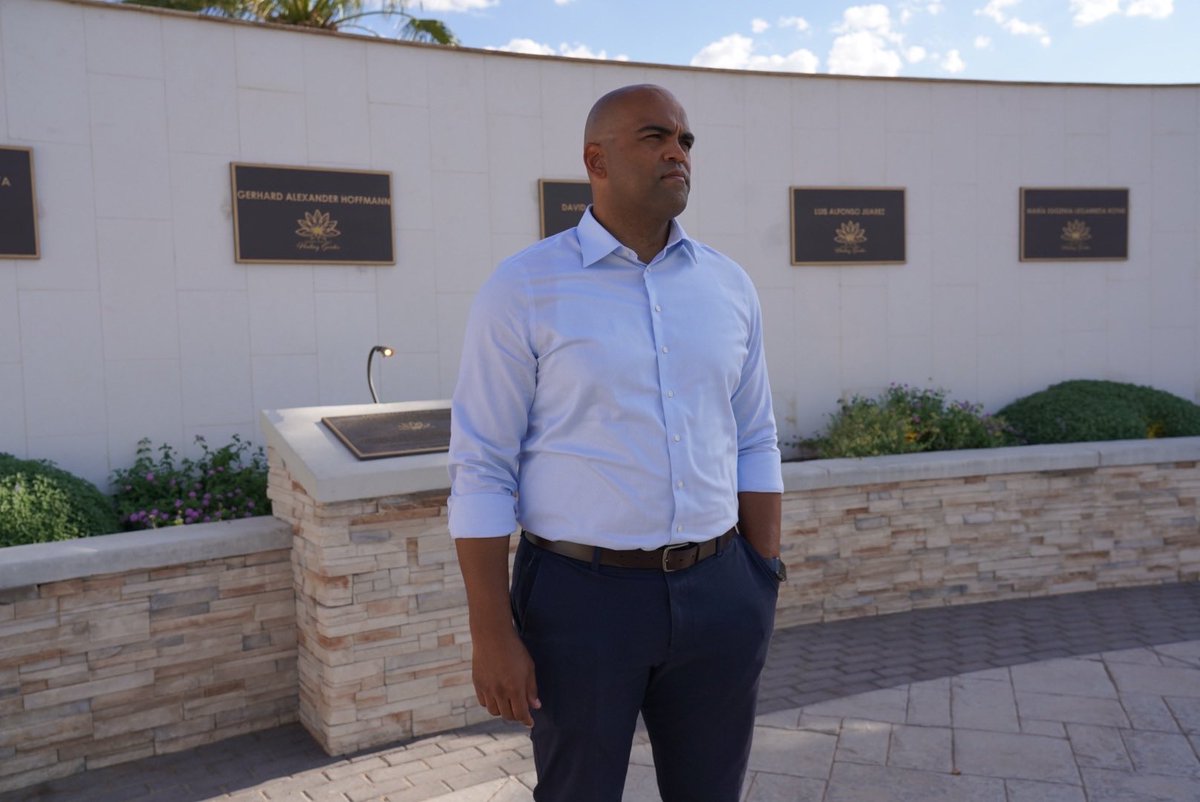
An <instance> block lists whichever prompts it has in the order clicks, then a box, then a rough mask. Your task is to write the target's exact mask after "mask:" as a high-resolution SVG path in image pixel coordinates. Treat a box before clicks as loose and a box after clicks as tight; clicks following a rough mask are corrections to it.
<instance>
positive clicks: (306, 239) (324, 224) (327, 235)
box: [296, 209, 342, 251]
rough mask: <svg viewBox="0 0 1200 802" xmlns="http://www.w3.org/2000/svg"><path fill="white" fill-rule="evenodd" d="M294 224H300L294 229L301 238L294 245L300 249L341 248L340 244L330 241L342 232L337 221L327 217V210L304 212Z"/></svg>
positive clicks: (332, 249) (322, 249)
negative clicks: (300, 240)
mask: <svg viewBox="0 0 1200 802" xmlns="http://www.w3.org/2000/svg"><path fill="white" fill-rule="evenodd" d="M296 225H298V226H300V227H299V228H297V229H296V233H297V234H299V235H300V237H301V238H302V240H303V241H302V242H297V243H296V247H297V248H299V249H300V250H302V251H336V250H340V249H341V246H340V245H337V244H336V243H333V242H330V240H332V239H333V238H334V237H340V236H341V235H342V232H340V231H338V227H337V226H338V221H337V220H330V219H329V212H322V211H321V210H320V209H314V210H312V211H311V212H305V213H304V217H303V218H301V219H300V220H297V221H296Z"/></svg>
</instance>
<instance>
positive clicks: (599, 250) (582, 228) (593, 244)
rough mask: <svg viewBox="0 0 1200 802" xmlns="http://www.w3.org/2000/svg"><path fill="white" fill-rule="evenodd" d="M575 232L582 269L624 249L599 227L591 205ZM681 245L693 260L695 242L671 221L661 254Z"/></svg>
mask: <svg viewBox="0 0 1200 802" xmlns="http://www.w3.org/2000/svg"><path fill="white" fill-rule="evenodd" d="M575 231H576V235H577V236H578V237H579V250H580V254H581V255H582V257H583V266H584V267H591V266H593V265H595V264H596V263H597V262H599V261H600V260H601V259H603V258H604V257H606V256H608V255H609V254H612V253H615V252H616V251H619V250H622V249H623V248H625V246H624V245H622V244H621V242H620V240H618V239H617V238H616V237H614V236H613V235H612V234H610V233H609V231H608V229H607V228H605V227H604V226H602V225H600V221H599V220H597V219H596V218H595V216H594V215H593V214H592V207H591V204H589V205H588V207H587V210H586V211H584V213H583V217H582V218H581V219H580V220H579V224H578V225H577V226H576V228H575ZM681 243H682V247H683V248H684V249H685V250H686V251H687V252H688V256H690V257H691V258H692V259H693V260H695V258H696V244H695V242H694V241H693V240H692V238H691V237H689V236H688V235H687V232H686V231H684V230H683V226H682V225H680V224H679V221H678V220H672V221H671V231H670V233H669V234H668V235H667V245H666V247H665V248H663V252H664V253H665V252H667V251H670V250H671V249H672V248H674V247H675V246H676V245H680V244H681Z"/></svg>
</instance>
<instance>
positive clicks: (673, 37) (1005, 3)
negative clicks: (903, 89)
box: [411, 0, 1200, 83]
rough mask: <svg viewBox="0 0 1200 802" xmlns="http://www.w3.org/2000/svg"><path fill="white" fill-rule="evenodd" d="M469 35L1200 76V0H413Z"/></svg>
mask: <svg viewBox="0 0 1200 802" xmlns="http://www.w3.org/2000/svg"><path fill="white" fill-rule="evenodd" d="M411 8H412V10H413V11H414V13H417V14H418V15H420V14H425V15H427V16H433V17H437V18H440V19H442V20H443V21H444V22H446V23H447V24H448V25H449V26H450V28H451V29H452V30H453V31H454V32H455V34H457V35H458V37H459V39H460V40H461V41H462V43H463V44H464V45H467V46H469V47H480V48H485V47H487V48H499V49H504V50H516V51H520V52H527V53H543V54H547V55H568V56H570V55H575V56H583V57H589V58H607V59H628V60H631V61H641V62H650V63H658V64H679V65H694V66H711V67H732V68H738V69H772V70H779V71H796V72H819V73H831V72H832V73H838V74H855V75H899V76H907V77H936V78H964V79H982V80H1004V81H1066V82H1073V83H1074V82H1083V83H1093V82H1095V83H1200V0H889V2H881V3H858V4H856V3H853V2H847V1H846V0H841V1H840V2H836V1H833V0H815V1H813V0H809V1H808V2H805V1H803V0H741V1H740V2H739V1H738V0H733V1H732V2H728V1H727V2H714V1H713V0H694V2H682V1H681V0H664V1H661V2H658V1H656V0H423V2H417V0H414V1H413V3H412V4H411Z"/></svg>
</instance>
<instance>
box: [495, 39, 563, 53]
mask: <svg viewBox="0 0 1200 802" xmlns="http://www.w3.org/2000/svg"><path fill="white" fill-rule="evenodd" d="M487 49H488V50H503V51H505V52H507V53H530V54H532V55H535V56H557V55H558V51H557V50H555V49H554V48H553V47H551V46H550V45H544V44H541V43H540V42H535V41H533V40H532V39H512V40H510V41H509V43H508V44H506V45H500V46H499V47H489V48H487Z"/></svg>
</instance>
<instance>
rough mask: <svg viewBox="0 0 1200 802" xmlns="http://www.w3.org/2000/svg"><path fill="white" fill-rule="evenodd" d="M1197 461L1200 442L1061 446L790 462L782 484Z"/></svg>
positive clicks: (807, 486) (804, 486)
mask: <svg viewBox="0 0 1200 802" xmlns="http://www.w3.org/2000/svg"><path fill="white" fill-rule="evenodd" d="M1192 460H1200V437H1169V438H1161V439H1156V440H1113V441H1107V442H1092V443H1059V444H1054V445H1041V446H1016V447H1012V448H981V449H966V450H962V451H933V452H926V453H921V454H894V455H889V456H885V457H863V458H860V459H824V460H812V461H810V462H788V463H784V466H783V485H784V489H785V490H787V491H796V490H819V489H822V488H828V487H839V486H847V487H852V486H857V485H872V484H886V483H890V482H913V481H921V480H926V479H953V478H956V477H961V476H987V475H992V474H1005V473H1037V472H1040V471H1069V470H1078V469H1081V468H1098V467H1102V466H1117V465H1141V464H1157V463H1163V462H1187V461H1192Z"/></svg>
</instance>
